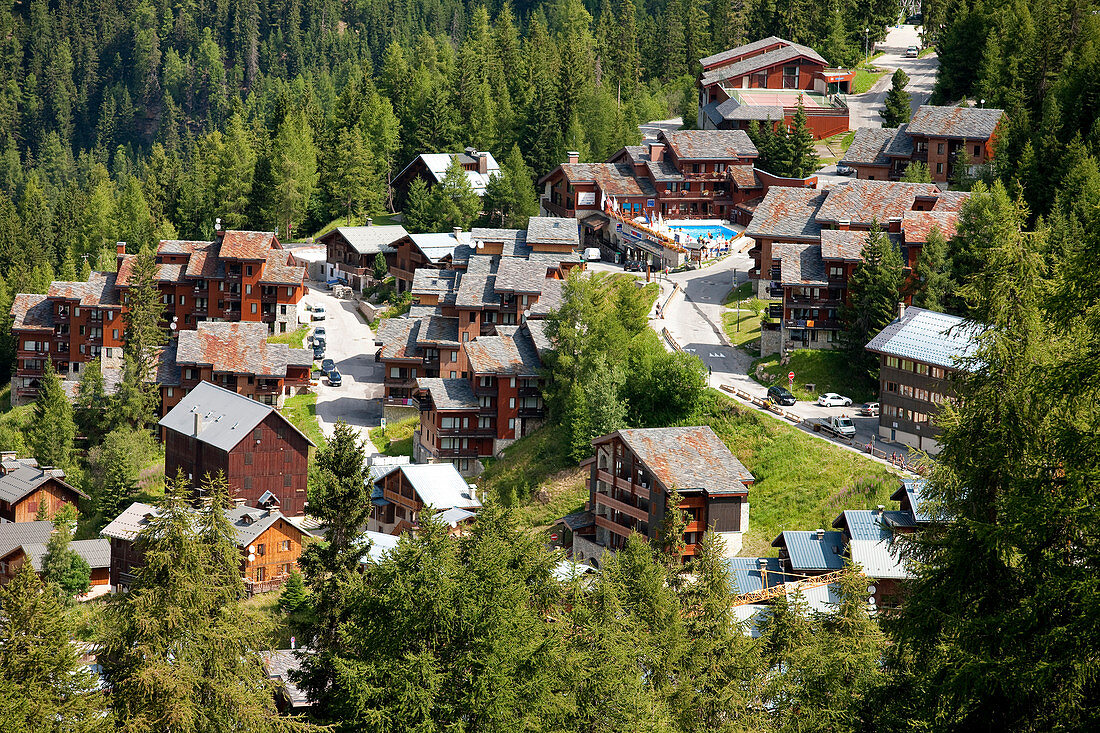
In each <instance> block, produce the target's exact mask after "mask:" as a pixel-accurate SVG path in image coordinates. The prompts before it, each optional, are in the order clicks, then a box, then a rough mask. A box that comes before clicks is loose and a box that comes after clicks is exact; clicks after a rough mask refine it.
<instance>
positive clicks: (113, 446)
mask: <svg viewBox="0 0 1100 733" xmlns="http://www.w3.org/2000/svg"><path fill="white" fill-rule="evenodd" d="M143 437H144V436H139V435H138V433H137V431H135V430H133V429H132V428H129V427H125V426H123V427H118V428H115V429H114V430H112V431H111V432H109V433H107V435H106V436H105V437H104V438H103V441H102V443H100V445H98V446H96V447H95V448H94V449H92V451H91V452H90V453H89V456H88V466H89V474H90V476H91V478H92V487H93V491H92V495H93V496H92V498H93V499H94V500H95V503H96V508H97V509H98V511H99V513H100V514H101V515H102V516H103V517H104V518H105V519H107V520H112V519H114V518H115V517H117V516H118V515H119V514H120V513H121V512H122V510H123V509H125V508H126V507H127V506H129V504H130V501H131V500H132V497H133V495H134V493H135V492H136V491H137V482H138V478H139V476H140V466H139V465H138V461H137V457H136V455H135V450H134V448H135V446H137V445H141V443H142V438H143ZM145 440H148V438H147V437H146V438H145Z"/></svg>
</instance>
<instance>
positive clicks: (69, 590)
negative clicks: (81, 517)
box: [42, 512, 92, 598]
mask: <svg viewBox="0 0 1100 733" xmlns="http://www.w3.org/2000/svg"><path fill="white" fill-rule="evenodd" d="M74 524H75V517H72V516H71V515H70V516H66V515H65V514H62V513H61V512H58V515H57V516H56V517H54V520H53V534H51V535H50V539H49V541H47V542H46V554H45V555H44V556H43V557H42V580H43V581H44V582H46V583H55V584H57V587H58V588H60V589H61V591H62V593H64V594H65V595H66V596H68V597H70V598H72V597H74V596H79V595H83V594H84V593H87V592H88V589H89V588H91V587H92V583H91V577H92V569H91V567H89V565H88V561H87V560H85V559H84V558H82V557H81V556H80V555H78V554H76V552H75V551H74V550H73V549H72V547H70V543H71V542H72V539H73V525H74Z"/></svg>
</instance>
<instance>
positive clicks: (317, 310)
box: [310, 305, 325, 321]
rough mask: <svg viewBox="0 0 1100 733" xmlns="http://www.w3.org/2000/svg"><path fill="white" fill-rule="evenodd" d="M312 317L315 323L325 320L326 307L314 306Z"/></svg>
mask: <svg viewBox="0 0 1100 733" xmlns="http://www.w3.org/2000/svg"><path fill="white" fill-rule="evenodd" d="M310 317H311V318H312V319H313V320H315V321H323V320H325V307H324V306H323V305H315V306H313V315H312V316H310Z"/></svg>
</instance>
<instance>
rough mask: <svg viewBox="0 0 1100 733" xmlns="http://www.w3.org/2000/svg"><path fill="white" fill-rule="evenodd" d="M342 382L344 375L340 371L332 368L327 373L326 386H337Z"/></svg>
mask: <svg viewBox="0 0 1100 733" xmlns="http://www.w3.org/2000/svg"><path fill="white" fill-rule="evenodd" d="M343 383H344V377H343V375H341V374H340V372H338V371H336V370H335V369H333V370H332V371H331V372H329V373H328V386H330V387H339V386H340V385H341V384H343Z"/></svg>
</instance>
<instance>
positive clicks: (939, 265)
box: [913, 226, 951, 311]
mask: <svg viewBox="0 0 1100 733" xmlns="http://www.w3.org/2000/svg"><path fill="white" fill-rule="evenodd" d="M950 284H951V278H950V276H949V275H948V273H947V238H946V237H944V236H943V232H941V231H940V228H939V227H938V226H934V227H932V231H930V232H929V233H928V241H927V242H925V243H924V246H922V247H921V250H920V254H919V255H918V256H917V266H916V267H915V268H914V269H913V291H914V292H913V305H915V306H917V307H919V308H927V309H928V310H933V311H942V310H943V307H944V301H945V300H946V298H947V289H948V288H949V287H950Z"/></svg>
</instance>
